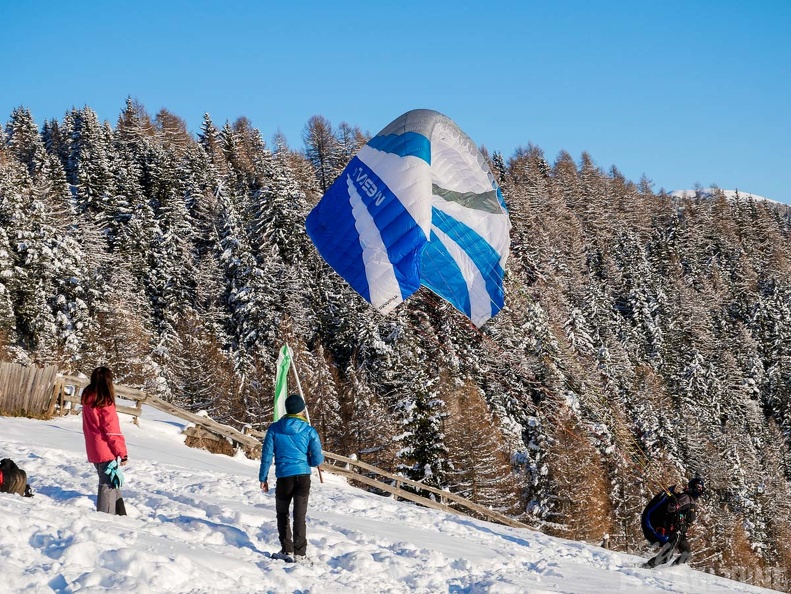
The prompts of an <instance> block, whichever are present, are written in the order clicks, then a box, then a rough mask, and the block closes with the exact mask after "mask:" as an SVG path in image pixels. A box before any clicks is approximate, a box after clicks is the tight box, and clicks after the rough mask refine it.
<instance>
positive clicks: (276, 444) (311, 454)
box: [258, 415, 324, 483]
mask: <svg viewBox="0 0 791 594" xmlns="http://www.w3.org/2000/svg"><path fill="white" fill-rule="evenodd" d="M273 456H274V458H275V476H276V477H277V478H283V477H284V476H294V475H297V474H310V467H311V466H318V465H319V464H321V463H322V462H324V454H322V453H321V440H320V439H319V434H318V433H316V430H315V429H314V428H313V427H311V426H310V423H308V422H307V420H305V418H304V417H302V416H300V415H286V416H285V417H283V418H281V419H280V420H279V421H277V422H276V423H272V424H271V425H270V426H269V429H267V431H266V437H264V445H263V447H262V449H261V469H260V470H259V471H258V480H259V481H260V482H262V483H263V482H266V481H267V477H268V476H269V467H270V466H271V465H272V457H273Z"/></svg>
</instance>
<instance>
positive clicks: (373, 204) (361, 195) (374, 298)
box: [306, 109, 510, 326]
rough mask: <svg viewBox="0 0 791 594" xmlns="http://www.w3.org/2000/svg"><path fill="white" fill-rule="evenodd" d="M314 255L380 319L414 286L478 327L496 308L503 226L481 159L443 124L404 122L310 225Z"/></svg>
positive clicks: (432, 116)
mask: <svg viewBox="0 0 791 594" xmlns="http://www.w3.org/2000/svg"><path fill="white" fill-rule="evenodd" d="M306 228H307V231H308V234H309V235H310V237H311V239H312V240H313V243H314V244H315V246H316V248H317V249H318V250H319V253H320V254H321V255H322V256H323V257H324V259H325V260H326V261H327V262H328V263H329V264H330V266H332V268H333V269H335V271H336V272H337V273H338V274H340V275H341V276H342V277H343V278H344V279H345V280H346V281H347V282H348V283H349V284H350V285H351V286H352V287H353V288H354V289H355V290H356V291H357V292H358V293H360V294H361V295H362V296H363V297H364V298H365V299H367V300H368V301H369V302H370V303H371V304H372V305H373V306H374V307H376V308H377V309H378V310H379V311H381V312H382V313H388V312H390V311H392V310H393V309H394V308H395V307H396V306H397V305H398V304H399V303H401V302H402V301H404V300H405V299H407V298H408V297H409V296H410V295H412V294H413V293H414V292H415V291H417V290H418V288H420V286H421V285H423V286H426V287H428V288H429V289H431V290H432V291H434V292H435V293H436V294H437V295H439V296H440V297H442V298H443V299H446V300H447V301H449V302H450V303H451V304H452V305H453V306H454V307H456V308H457V309H458V310H459V311H461V312H463V313H464V314H466V315H467V316H468V317H469V318H470V319H471V320H472V321H473V322H474V323H475V324H476V325H478V326H480V325H482V324H483V323H484V322H486V321H487V320H488V319H489V318H491V317H492V316H494V315H495V314H497V312H498V311H500V309H501V308H502V307H503V303H504V291H503V273H504V269H505V261H506V259H507V258H508V249H509V231H510V222H509V220H508V212H507V210H506V208H505V202H504V200H503V197H502V194H501V193H500V190H499V188H498V187H497V184H496V182H495V181H494V177H493V176H492V174H491V172H490V171H489V168H488V166H487V164H486V161H485V159H484V158H483V156H482V155H481V154H480V152H479V151H478V149H477V148H476V147H475V145H474V144H473V142H472V141H471V140H470V139H469V138H468V137H467V136H466V135H465V134H464V133H463V132H462V131H461V130H460V129H459V127H458V126H457V125H456V124H455V123H454V122H453V121H452V120H451V119H449V118H448V117H446V116H444V115H442V114H440V113H438V112H436V111H431V110H425V109H419V110H414V111H410V112H407V113H405V114H404V115H402V116H401V117H399V118H398V119H396V120H395V121H393V122H392V123H391V124H389V125H388V126H387V127H386V128H384V129H383V130H382V131H381V132H380V133H379V134H377V135H376V136H375V137H374V138H372V139H371V140H370V141H368V143H367V144H366V145H365V146H364V147H363V148H362V149H360V152H359V153H358V154H357V155H356V156H355V157H354V158H353V159H352V160H351V162H350V163H349V165H348V166H347V167H346V169H344V170H343V172H342V173H341V175H340V176H339V177H338V179H337V180H335V182H334V183H333V184H332V186H330V188H329V189H328V190H327V192H326V194H325V195H324V197H323V198H322V199H321V201H320V202H319V203H318V204H317V205H316V207H315V208H314V209H313V211H311V213H310V214H309V215H308V218H307V221H306Z"/></svg>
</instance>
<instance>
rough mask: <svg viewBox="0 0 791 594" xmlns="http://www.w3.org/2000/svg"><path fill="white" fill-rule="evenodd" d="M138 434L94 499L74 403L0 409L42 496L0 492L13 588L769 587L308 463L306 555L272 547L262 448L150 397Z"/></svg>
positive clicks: (5, 446)
mask: <svg viewBox="0 0 791 594" xmlns="http://www.w3.org/2000/svg"><path fill="white" fill-rule="evenodd" d="M122 427H123V431H124V433H125V435H126V438H127V442H128V444H129V450H130V465H129V467H128V470H127V473H126V475H127V485H126V486H125V487H124V497H125V500H126V505H127V509H128V511H129V516H128V517H124V518H122V517H114V516H106V515H101V514H97V513H96V512H95V511H94V509H93V506H94V491H95V487H96V476H95V473H94V471H93V468H92V466H91V465H89V464H88V463H87V462H86V461H85V454H84V451H83V447H84V446H83V437H82V429H81V420H80V417H76V416H71V417H63V418H57V419H54V420H52V421H35V420H29V419H21V418H7V417H0V435H2V439H0V455H2V457H10V458H12V459H14V460H16V461H17V462H18V463H19V465H20V466H21V467H22V468H24V469H25V470H26V471H27V472H28V474H29V477H30V478H29V480H30V483H31V485H32V486H33V488H34V490H35V491H36V496H35V497H34V498H33V499H23V498H21V497H18V496H12V495H0V505H1V506H2V510H3V513H0V558H2V559H3V560H4V562H3V570H2V581H3V588H6V590H5V591H9V592H23V591H49V590H50V589H51V590H53V591H55V592H88V591H97V590H104V589H112V590H116V591H127V592H132V591H134V592H219V591H222V592H238V593H243V592H261V591H270V592H287V591H300V592H350V591H356V592H410V593H414V592H489V591H492V592H495V591H496V592H535V593H538V592H568V593H571V592H580V593H582V592H584V593H585V594H597V593H605V592H613V591H622V592H664V593H667V592H712V593H713V592H755V593H758V592H769V590H764V589H761V588H756V587H750V586H746V585H745V584H741V583H738V582H734V581H729V580H726V579H723V578H719V577H715V576H711V575H707V574H704V573H701V572H697V571H694V570H692V569H690V568H672V569H664V570H659V571H649V570H643V569H640V568H638V567H637V565H638V564H639V562H640V561H641V559H640V558H639V557H635V556H631V555H626V554H621V553H616V552H612V551H608V550H605V549H601V548H598V547H594V546H589V545H586V544H583V543H579V542H573V541H568V540H562V539H557V538H552V537H549V536H546V535H543V534H540V533H536V532H531V531H525V530H517V529H511V528H506V527H502V526H498V525H495V524H489V523H487V522H482V521H476V520H472V519H467V518H462V517H457V516H452V515H447V514H444V513H440V512H437V511H433V510H429V509H423V508H420V507H418V506H415V505H411V504H408V503H403V502H395V501H393V500H392V499H387V498H383V497H379V496H376V495H372V494H369V493H366V492H363V491H360V490H357V489H355V488H352V487H350V486H348V485H347V484H345V482H344V481H342V480H341V479H339V478H336V477H333V476H331V475H328V474H327V473H325V475H324V476H325V478H324V481H325V482H324V483H323V484H320V483H319V482H318V480H317V477H315V476H314V482H313V487H312V493H311V503H310V508H309V515H308V538H309V546H308V555H309V556H310V557H311V558H312V560H313V563H312V564H310V565H293V564H292V565H288V564H284V563H282V562H280V561H275V560H272V559H270V558H269V556H270V554H271V553H273V552H275V551H276V550H277V549H278V548H279V547H278V546H277V528H276V525H275V512H274V496H273V493H270V494H263V493H261V492H260V490H259V489H258V482H257V470H258V462H257V461H254V460H247V459H246V458H244V457H236V458H228V457H224V456H220V455H212V454H209V453H207V452H205V451H200V450H194V449H191V448H188V447H186V446H184V445H183V440H184V438H183V436H182V435H181V430H182V428H183V422H182V421H180V420H178V419H175V418H172V417H169V416H167V415H165V414H163V413H159V412H157V411H155V410H152V409H150V408H146V410H145V413H144V416H143V418H142V419H141V425H140V427H136V426H134V425H133V424H132V423H131V422H129V420H128V418H127V417H122Z"/></svg>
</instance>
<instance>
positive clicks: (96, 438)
mask: <svg viewBox="0 0 791 594" xmlns="http://www.w3.org/2000/svg"><path fill="white" fill-rule="evenodd" d="M81 401H82V431H83V433H84V434H85V450H86V451H87V452H88V462H93V465H94V466H95V467H96V471H97V472H98V473H99V493H98V495H97V497H96V510H97V511H100V512H105V513H108V514H118V515H126V510H125V509H124V500H123V499H122V498H121V489H120V488H117V487H114V486H113V484H112V483H111V481H110V475H108V474H107V473H106V472H105V471H106V470H107V465H108V464H110V462H113V461H115V460H116V459H117V458H121V466H125V465H126V460H127V452H126V441H124V436H123V435H122V434H121V427H120V425H119V423H118V412H117V411H116V410H115V388H113V373H112V371H110V370H109V369H108V368H107V367H97V368H96V369H94V370H93V373H92V374H91V383H90V384H88V385H87V386H86V387H85V389H84V390H83V391H82V399H81Z"/></svg>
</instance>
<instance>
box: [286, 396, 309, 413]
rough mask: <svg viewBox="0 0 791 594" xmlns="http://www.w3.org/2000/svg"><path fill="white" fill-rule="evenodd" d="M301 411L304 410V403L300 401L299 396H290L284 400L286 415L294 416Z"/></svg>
mask: <svg viewBox="0 0 791 594" xmlns="http://www.w3.org/2000/svg"><path fill="white" fill-rule="evenodd" d="M303 410H305V401H304V400H302V398H301V397H300V396H299V394H291V396H289V397H288V398H286V414H289V415H296V414H298V413H301V412H302V411H303Z"/></svg>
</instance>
